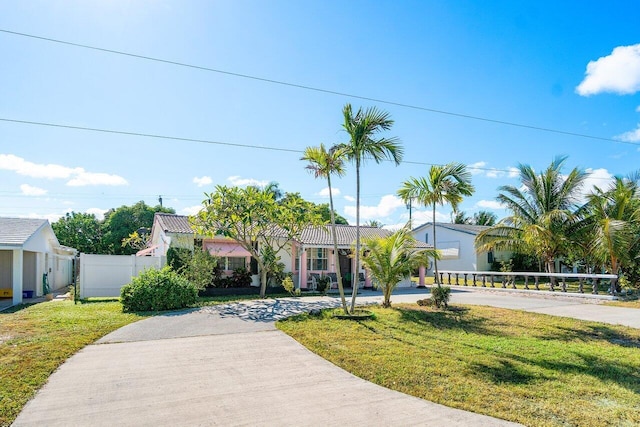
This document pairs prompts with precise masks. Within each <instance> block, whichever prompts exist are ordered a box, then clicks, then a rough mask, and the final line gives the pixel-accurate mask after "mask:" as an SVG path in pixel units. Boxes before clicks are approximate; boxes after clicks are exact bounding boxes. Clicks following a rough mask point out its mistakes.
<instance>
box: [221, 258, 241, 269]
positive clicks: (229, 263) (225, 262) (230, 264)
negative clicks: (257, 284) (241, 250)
mask: <svg viewBox="0 0 640 427" xmlns="http://www.w3.org/2000/svg"><path fill="white" fill-rule="evenodd" d="M218 265H219V266H220V267H221V268H222V269H223V270H228V271H233V270H235V269H236V268H245V267H246V265H247V260H246V258H244V257H222V258H220V260H218Z"/></svg>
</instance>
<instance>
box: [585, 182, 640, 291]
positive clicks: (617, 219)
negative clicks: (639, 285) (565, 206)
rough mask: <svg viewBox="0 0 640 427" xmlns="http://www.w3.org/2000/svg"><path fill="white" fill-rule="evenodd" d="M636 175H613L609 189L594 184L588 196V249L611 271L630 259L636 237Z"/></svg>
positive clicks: (617, 271)
mask: <svg viewBox="0 0 640 427" xmlns="http://www.w3.org/2000/svg"><path fill="white" fill-rule="evenodd" d="M639 178H640V175H638V174H637V173H636V174H635V175H632V176H630V177H629V178H627V179H624V178H622V177H615V180H614V182H613V183H612V184H611V186H610V187H609V189H607V190H606V191H605V190H602V189H600V188H599V187H595V188H594V191H593V193H591V194H590V195H589V196H588V204H587V210H588V212H589V215H587V217H586V218H585V221H586V222H587V223H588V225H587V233H586V235H588V236H589V237H590V239H589V240H588V241H589V247H590V251H591V254H592V255H593V258H594V259H595V260H596V261H598V262H599V263H600V264H601V265H603V266H604V267H605V268H606V269H607V270H608V271H609V273H611V274H620V273H621V269H622V267H623V265H624V264H626V263H627V262H628V261H630V260H631V257H630V255H631V253H632V250H631V249H632V246H633V245H634V242H635V241H636V240H637V236H636V233H635V231H636V227H635V226H634V224H637V223H638V221H639V220H640V200H639V199H638V196H639V193H640V188H639V186H638V180H639ZM614 290H615V288H613V287H612V292H613V291H614Z"/></svg>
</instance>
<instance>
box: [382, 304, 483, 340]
mask: <svg viewBox="0 0 640 427" xmlns="http://www.w3.org/2000/svg"><path fill="white" fill-rule="evenodd" d="M394 309H395V310H397V311H399V312H400V315H401V319H402V321H403V322H407V323H414V324H418V325H425V326H431V327H434V328H437V329H451V330H462V331H463V332H466V333H478V334H485V335H489V334H491V335H495V331H492V330H489V329H488V328H486V327H485V326H484V325H485V324H486V322H487V319H484V318H482V317H478V316H470V315H469V308H467V307H460V306H449V308H448V309H447V310H429V309H411V308H400V307H398V308H394ZM407 332H411V331H409V330H407Z"/></svg>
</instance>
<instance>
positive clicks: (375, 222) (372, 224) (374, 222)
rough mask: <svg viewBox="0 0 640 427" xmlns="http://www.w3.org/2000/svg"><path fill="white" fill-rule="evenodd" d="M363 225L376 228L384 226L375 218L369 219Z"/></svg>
mask: <svg viewBox="0 0 640 427" xmlns="http://www.w3.org/2000/svg"><path fill="white" fill-rule="evenodd" d="M364 225H366V226H367V227H376V228H382V227H384V224H383V223H381V222H380V221H378V220H376V219H371V220H369V221H367V222H365V223H364Z"/></svg>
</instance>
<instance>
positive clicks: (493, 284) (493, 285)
mask: <svg viewBox="0 0 640 427" xmlns="http://www.w3.org/2000/svg"><path fill="white" fill-rule="evenodd" d="M491 287H492V288H495V287H496V285H495V282H494V281H493V274H492V275H491Z"/></svg>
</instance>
